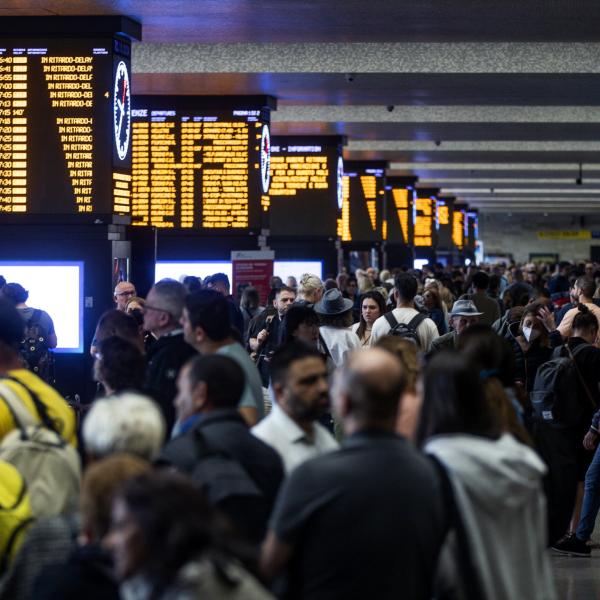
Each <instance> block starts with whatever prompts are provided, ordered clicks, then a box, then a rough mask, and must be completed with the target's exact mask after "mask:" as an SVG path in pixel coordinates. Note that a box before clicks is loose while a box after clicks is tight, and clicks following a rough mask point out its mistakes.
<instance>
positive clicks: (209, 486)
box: [158, 427, 270, 542]
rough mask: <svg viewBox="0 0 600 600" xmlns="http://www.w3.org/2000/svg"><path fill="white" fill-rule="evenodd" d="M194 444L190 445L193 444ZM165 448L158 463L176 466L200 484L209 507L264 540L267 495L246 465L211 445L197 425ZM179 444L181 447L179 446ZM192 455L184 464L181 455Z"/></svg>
mask: <svg viewBox="0 0 600 600" xmlns="http://www.w3.org/2000/svg"><path fill="white" fill-rule="evenodd" d="M190 442H191V444H192V445H193V447H189V446H188V445H189V444H190ZM170 446H171V447H170V448H169V447H167V448H166V449H165V450H163V453H162V455H161V458H160V459H159V461H158V463H159V465H160V464H165V463H166V464H170V465H174V466H176V467H177V468H178V469H179V470H181V471H183V472H185V473H186V474H187V475H189V477H191V479H192V481H193V482H194V483H195V484H196V486H198V487H199V488H200V489H201V490H202V492H203V493H204V495H205V496H206V499H207V501H208V503H209V504H210V506H212V507H213V508H216V509H218V510H220V511H221V512H223V513H224V514H225V515H227V516H228V517H229V519H230V520H231V521H232V523H233V524H234V525H235V526H236V527H237V528H238V529H239V530H240V531H241V532H242V533H243V534H245V535H246V536H247V537H249V538H250V539H253V540H256V541H257V542H258V541H260V540H261V539H262V536H263V535H264V529H265V525H266V523H267V519H268V516H269V508H270V507H269V505H268V502H267V498H266V497H265V495H264V494H263V492H262V491H261V489H260V488H259V487H258V486H257V485H256V483H255V482H254V480H253V479H252V478H251V477H250V475H249V474H248V473H247V471H246V469H245V468H244V466H243V465H242V464H241V463H240V462H239V461H238V460H236V459H235V458H234V457H233V456H231V455H230V454H229V453H228V452H227V451H226V450H224V449H223V448H218V447H215V446H211V445H209V443H208V441H207V440H206V437H205V436H204V435H203V434H202V432H201V431H200V428H198V427H196V428H195V429H194V430H193V431H192V432H190V433H189V434H185V435H183V436H180V438H179V440H178V443H177V444H173V443H172V444H171V445H170ZM178 446H179V447H178ZM189 451H191V452H192V454H193V459H192V460H191V461H189V460H188V461H185V462H186V464H185V465H183V464H182V462H181V460H178V455H179V456H181V454H187V455H188V458H190V456H189Z"/></svg>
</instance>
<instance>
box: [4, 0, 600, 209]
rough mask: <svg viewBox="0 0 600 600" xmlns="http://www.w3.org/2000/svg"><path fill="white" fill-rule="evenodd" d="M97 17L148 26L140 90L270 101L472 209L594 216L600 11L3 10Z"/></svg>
mask: <svg viewBox="0 0 600 600" xmlns="http://www.w3.org/2000/svg"><path fill="white" fill-rule="evenodd" d="M106 14H122V15H127V16H130V17H132V18H134V19H136V20H138V21H139V22H140V23H141V24H142V32H143V41H142V42H141V43H136V44H135V45H134V50H133V61H132V66H133V72H134V77H133V91H134V93H144V94H186V95H187V94H201V95H202V94H211V95H212V94H271V95H274V96H276V97H277V98H278V103H279V109H278V110H277V111H276V112H274V113H273V115H272V122H273V127H272V130H273V133H274V134H275V135H277V134H299V135H300V134H311V133H315V134H344V135H347V136H348V140H349V143H348V146H347V147H346V149H345V157H346V158H348V159H375V160H381V159H384V160H387V161H389V165H390V168H389V171H388V172H389V173H390V174H393V175H409V174H415V175H418V176H419V178H420V180H421V183H422V184H423V185H425V186H427V187H439V188H441V189H442V190H443V193H445V194H446V195H451V196H456V197H458V198H461V199H462V200H464V201H466V202H468V203H469V204H470V205H471V206H475V207H478V208H480V210H481V211H482V212H488V213H498V212H501V213H506V212H519V211H521V212H537V211H545V212H566V213H572V214H589V213H594V212H596V211H597V210H598V207H600V3H599V2H597V1H590V0H521V1H513V0H501V1H497V0H471V1H468V0H414V1H412V2H406V1H403V0H370V1H366V0H244V1H242V0H130V1H118V0H105V1H100V0H97V1H94V0H70V1H69V2H64V1H61V0H54V1H43V0H11V1H6V0H5V1H2V2H0V18H1V17H2V16H18V15H23V16H30V15H46V16H52V15H90V16H91V15H106ZM580 170H581V174H582V176H581V180H582V183H581V185H578V184H577V179H578V178H579V177H580V175H579V174H580Z"/></svg>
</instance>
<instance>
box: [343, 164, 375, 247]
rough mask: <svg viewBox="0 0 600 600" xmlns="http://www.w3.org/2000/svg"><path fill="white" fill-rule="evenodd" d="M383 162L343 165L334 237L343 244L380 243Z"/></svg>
mask: <svg viewBox="0 0 600 600" xmlns="http://www.w3.org/2000/svg"><path fill="white" fill-rule="evenodd" d="M386 167H387V163H386V162H380V161H364V162H363V161H346V162H345V164H344V177H343V184H342V211H341V212H342V214H341V219H340V221H339V223H338V234H339V236H340V237H341V238H342V241H345V242H381V241H383V239H384V222H385V217H384V206H385V169H386Z"/></svg>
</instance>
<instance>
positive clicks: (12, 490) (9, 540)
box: [0, 460, 34, 574]
mask: <svg viewBox="0 0 600 600" xmlns="http://www.w3.org/2000/svg"><path fill="white" fill-rule="evenodd" d="M33 520H34V516H33V512H32V510H31V504H30V502H29V494H28V493H27V484H26V483H25V480H24V479H23V477H22V475H21V474H20V473H19V471H17V469H15V467H13V466H12V465H10V464H9V463H7V462H4V461H1V460H0V574H3V573H5V572H6V570H7V567H8V565H9V563H10V562H11V561H12V559H13V558H14V557H15V556H16V554H17V551H18V550H19V547H20V546H21V543H22V542H23V540H24V539H25V533H26V531H27V529H28V527H29V525H31V523H33Z"/></svg>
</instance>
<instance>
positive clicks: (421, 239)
mask: <svg viewBox="0 0 600 600" xmlns="http://www.w3.org/2000/svg"><path fill="white" fill-rule="evenodd" d="M415 210H416V218H415V223H414V227H415V230H414V245H415V247H423V246H429V247H431V246H433V227H434V223H433V219H434V210H435V200H433V199H432V198H417V199H416V200H415Z"/></svg>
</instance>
